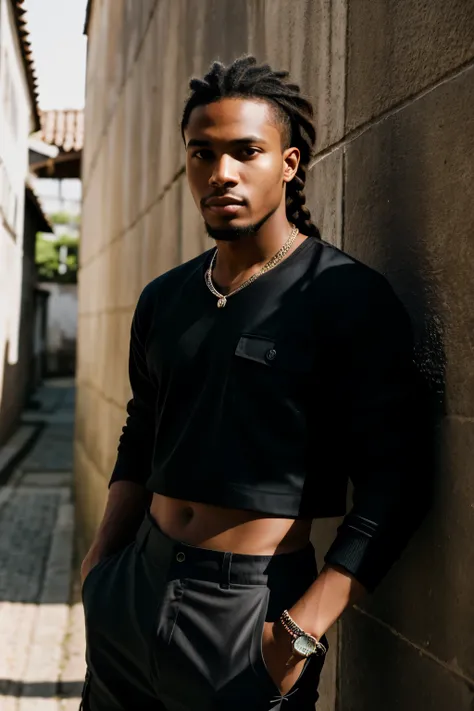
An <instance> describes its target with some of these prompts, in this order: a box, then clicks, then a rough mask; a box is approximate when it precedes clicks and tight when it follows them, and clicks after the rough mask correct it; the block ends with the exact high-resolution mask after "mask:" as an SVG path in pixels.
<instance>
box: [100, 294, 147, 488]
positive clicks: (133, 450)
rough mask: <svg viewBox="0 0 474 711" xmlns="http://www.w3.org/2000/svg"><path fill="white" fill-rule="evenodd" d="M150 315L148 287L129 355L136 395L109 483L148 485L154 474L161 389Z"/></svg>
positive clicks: (129, 406)
mask: <svg viewBox="0 0 474 711" xmlns="http://www.w3.org/2000/svg"><path fill="white" fill-rule="evenodd" d="M150 316H151V308H150V305H149V303H148V298H147V289H146V288H145V290H144V291H143V292H142V294H141V296H140V299H139V301H138V304H137V307H136V309H135V313H134V316H133V320H132V327H131V333H130V355H129V377H130V386H131V389H132V399H131V400H130V401H129V402H128V404H127V413H128V417H127V420H126V423H125V426H124V427H123V429H122V435H121V437H120V439H119V445H118V455H117V460H116V463H115V467H114V469H113V472H112V476H111V478H110V481H109V487H110V486H111V484H113V483H114V482H115V481H119V480H127V481H133V482H136V483H138V484H143V485H145V483H146V481H147V479H148V477H149V476H150V474H151V462H152V456H153V447H154V437H155V406H156V397H157V389H156V386H155V384H154V383H153V381H152V379H151V377H150V374H149V371H148V366H147V361H146V353H145V341H146V336H147V330H148V329H147V323H148V322H149V321H150Z"/></svg>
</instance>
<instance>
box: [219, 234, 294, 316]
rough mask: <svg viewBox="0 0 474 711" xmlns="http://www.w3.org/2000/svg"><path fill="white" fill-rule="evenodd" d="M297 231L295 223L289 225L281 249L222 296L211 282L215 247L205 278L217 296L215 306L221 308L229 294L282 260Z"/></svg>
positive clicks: (246, 284)
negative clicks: (288, 231) (287, 234)
mask: <svg viewBox="0 0 474 711" xmlns="http://www.w3.org/2000/svg"><path fill="white" fill-rule="evenodd" d="M298 233H299V230H298V228H297V227H295V225H291V232H290V236H289V237H288V239H287V240H286V242H285V244H284V245H283V247H281V249H279V250H278V252H277V253H276V254H275V255H273V257H272V258H271V259H270V261H269V262H267V263H266V264H264V266H263V267H262V268H261V269H260V270H259V271H258V272H256V273H255V274H252V276H251V277H249V278H248V279H246V280H245V281H244V282H242V284H241V285H240V286H238V287H237V289H234V291H229V293H228V294H226V295H225V296H224V294H221V293H220V292H218V291H217V289H216V288H215V286H214V284H213V283H212V270H213V269H214V264H215V262H216V257H217V248H216V250H215V252H214V254H213V255H212V259H211V263H210V265H209V268H208V269H207V270H206V274H205V280H206V285H207V287H208V289H209V291H210V292H211V294H214V296H216V297H217V308H219V309H223V308H224V306H225V305H226V304H227V299H228V298H229V297H230V296H233V295H234V294H237V292H239V291H242V289H245V287H246V286H249V284H252V283H253V282H254V281H255V280H256V279H258V277H260V276H262V274H265V273H266V272H268V271H270V269H274V267H276V265H277V264H279V263H280V262H281V261H282V259H283V257H284V256H285V255H286V254H287V252H288V251H289V249H290V248H291V245H292V244H293V242H294V241H295V239H296V238H297V236H298Z"/></svg>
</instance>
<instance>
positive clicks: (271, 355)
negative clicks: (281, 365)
mask: <svg viewBox="0 0 474 711" xmlns="http://www.w3.org/2000/svg"><path fill="white" fill-rule="evenodd" d="M276 354H277V352H276V350H275V349H274V348H270V350H269V351H267V352H266V353H265V358H266V359H267V360H275V358H276Z"/></svg>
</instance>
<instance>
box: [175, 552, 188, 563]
mask: <svg viewBox="0 0 474 711" xmlns="http://www.w3.org/2000/svg"><path fill="white" fill-rule="evenodd" d="M185 558H186V556H185V555H184V553H183V552H182V551H180V552H179V553H177V554H176V560H177V561H178V563H182V562H183V560H185Z"/></svg>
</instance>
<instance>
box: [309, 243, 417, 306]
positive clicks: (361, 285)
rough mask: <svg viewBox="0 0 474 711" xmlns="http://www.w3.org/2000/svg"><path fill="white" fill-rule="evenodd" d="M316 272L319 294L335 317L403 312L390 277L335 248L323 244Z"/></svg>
mask: <svg viewBox="0 0 474 711" xmlns="http://www.w3.org/2000/svg"><path fill="white" fill-rule="evenodd" d="M316 270H317V274H315V276H317V278H316V279H315V281H314V283H315V288H316V292H317V293H318V297H319V298H320V299H322V300H323V302H324V304H325V306H326V307H327V309H328V314H330V315H331V317H333V316H342V315H343V314H346V315H348V316H349V315H350V314H352V315H353V316H356V315H359V316H361V317H362V316H363V315H364V314H366V315H368V314H369V313H375V312H380V311H381V310H383V309H387V308H388V309H390V310H395V311H398V310H400V309H402V310H403V306H402V304H401V301H400V300H399V298H398V296H397V295H396V293H395V290H394V289H393V287H392V285H391V284H390V280H389V278H388V277H387V275H385V274H384V273H382V272H381V271H378V270H377V269H375V268H374V267H372V266H370V265H368V264H365V263H364V262H362V261H361V260H359V259H357V258H356V257H355V256H352V255H350V254H348V253H347V252H344V251H343V250H342V249H340V248H339V247H336V246H335V245H332V244H329V243H327V242H324V241H321V251H320V256H319V259H318V263H317V266H316Z"/></svg>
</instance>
